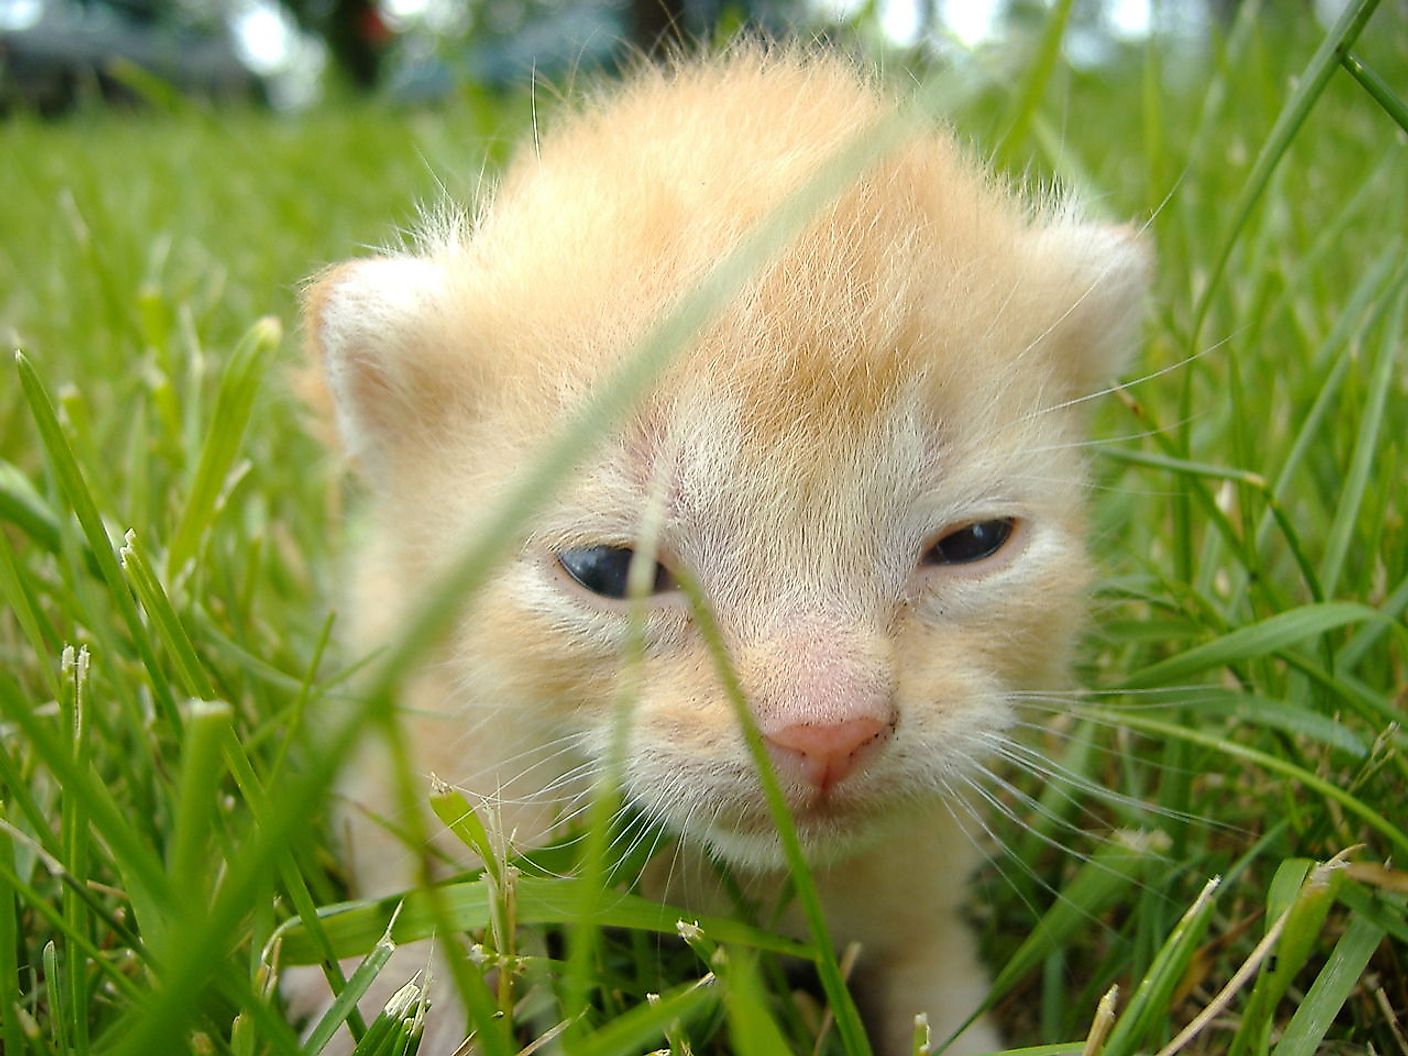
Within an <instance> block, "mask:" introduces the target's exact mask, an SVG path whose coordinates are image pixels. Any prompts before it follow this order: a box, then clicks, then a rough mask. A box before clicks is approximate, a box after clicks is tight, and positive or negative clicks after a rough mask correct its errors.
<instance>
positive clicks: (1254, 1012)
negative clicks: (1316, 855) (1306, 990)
mask: <svg viewBox="0 0 1408 1056" xmlns="http://www.w3.org/2000/svg"><path fill="white" fill-rule="evenodd" d="M1337 879H1338V874H1337V873H1336V871H1335V869H1334V867H1333V866H1325V865H1316V864H1314V863H1312V862H1309V861H1307V860H1305V859H1303V858H1298V859H1290V860H1287V861H1284V862H1282V863H1281V865H1280V867H1279V868H1278V869H1277V870H1276V874H1275V876H1274V877H1273V878H1272V881H1271V889H1270V891H1269V892H1268V895H1267V899H1266V917H1267V920H1268V921H1272V920H1279V919H1280V917H1281V915H1282V914H1283V913H1285V914H1287V917H1286V924H1285V927H1284V928H1283V930H1282V932H1281V939H1280V941H1279V943H1278V944H1277V949H1276V956H1275V958H1274V959H1272V960H1269V961H1267V962H1265V963H1263V964H1262V966H1261V972H1260V974H1259V975H1258V977H1257V981H1256V985H1255V986H1254V987H1253V988H1252V994H1251V997H1250V998H1249V999H1248V1000H1247V1006H1246V1008H1245V1009H1244V1010H1243V1012H1242V1016H1241V1023H1240V1025H1239V1026H1238V1028H1237V1033H1236V1035H1235V1036H1234V1037H1233V1039H1232V1044H1231V1047H1230V1049H1229V1050H1228V1056H1244V1054H1246V1053H1261V1052H1265V1051H1267V1040H1268V1038H1269V1037H1270V1035H1271V1030H1272V1026H1273V1023H1274V1014H1275V1011H1276V1006H1277V1004H1278V1003H1279V1002H1280V1001H1281V999H1282V997H1284V996H1285V993H1286V991H1287V990H1288V989H1289V988H1290V985H1291V982H1292V980H1293V979H1294V978H1295V976H1296V973H1298V972H1299V971H1300V970H1301V968H1302V967H1303V966H1304V965H1305V963H1306V961H1307V959H1308V958H1309V957H1310V955H1311V953H1312V952H1313V950H1314V946H1315V942H1316V941H1317V940H1318V939H1319V937H1320V932H1321V929H1322V928H1323V927H1324V925H1325V918H1326V917H1327V916H1328V915H1329V912H1330V906H1331V905H1332V904H1333V903H1334V895H1335V888H1336V886H1337V885H1336V884H1335V881H1336V880H1337Z"/></svg>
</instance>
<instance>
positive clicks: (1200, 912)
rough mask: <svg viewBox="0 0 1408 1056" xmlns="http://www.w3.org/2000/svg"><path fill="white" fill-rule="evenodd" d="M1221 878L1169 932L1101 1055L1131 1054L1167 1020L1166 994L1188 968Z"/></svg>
mask: <svg viewBox="0 0 1408 1056" xmlns="http://www.w3.org/2000/svg"><path fill="white" fill-rule="evenodd" d="M1219 883H1220V881H1219V880H1218V878H1216V877H1214V878H1213V879H1211V880H1209V881H1208V882H1207V884H1206V886H1204V888H1203V890H1202V892H1201V893H1200V894H1199V895H1198V897H1197V899H1196V900H1195V901H1194V902H1193V904H1192V905H1191V906H1189V907H1188V911H1187V912H1186V913H1184V914H1183V918H1182V919H1181V920H1180V921H1179V922H1178V925H1177V926H1176V927H1175V928H1174V929H1173V932H1172V934H1170V935H1169V937H1168V940H1167V941H1166V942H1165V943H1164V945H1163V947H1162V948H1161V949H1160V950H1159V952H1158V954H1157V956H1155V958H1154V962H1153V964H1151V965H1150V966H1149V970H1148V972H1146V973H1145V975H1144V978H1143V979H1141V980H1140V981H1139V985H1138V986H1137V987H1136V988H1135V990H1134V994H1133V996H1132V997H1131V998H1130V1000H1129V1004H1128V1005H1127V1006H1126V1007H1125V1010H1124V1012H1123V1013H1122V1014H1121V1015H1120V1017H1119V1019H1118V1020H1116V1021H1115V1026H1114V1029H1113V1030H1111V1031H1110V1035H1109V1037H1108V1038H1107V1039H1106V1041H1105V1047H1104V1048H1103V1049H1102V1050H1101V1052H1102V1053H1103V1054H1104V1056H1133V1053H1134V1052H1135V1051H1137V1050H1138V1048H1139V1046H1140V1045H1142V1044H1144V1043H1145V1042H1147V1041H1150V1040H1152V1036H1153V1033H1154V1030H1155V1029H1156V1028H1157V1027H1158V1026H1160V1025H1161V1024H1167V1022H1168V1004H1169V998H1170V997H1171V996H1172V994H1173V990H1174V987H1175V986H1177V985H1178V981H1179V980H1180V979H1182V978H1183V975H1184V973H1185V972H1187V970H1188V964H1189V962H1190V961H1191V960H1192V959H1193V954H1194V952H1195V951H1196V950H1197V948H1198V944H1199V943H1200V942H1201V941H1202V938H1203V934H1204V933H1205V932H1206V931H1207V928H1208V924H1209V922H1210V921H1211V919H1212V911H1213V908H1214V906H1215V905H1216V898H1215V894H1216V892H1217V888H1218V884H1219Z"/></svg>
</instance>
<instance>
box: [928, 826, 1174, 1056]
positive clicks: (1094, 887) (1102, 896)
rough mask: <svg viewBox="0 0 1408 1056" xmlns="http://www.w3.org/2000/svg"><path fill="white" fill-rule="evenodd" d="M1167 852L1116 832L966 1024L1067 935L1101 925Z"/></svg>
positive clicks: (1157, 843)
mask: <svg viewBox="0 0 1408 1056" xmlns="http://www.w3.org/2000/svg"><path fill="white" fill-rule="evenodd" d="M1168 846H1169V844H1168V838H1167V837H1165V836H1164V835H1163V834H1162V833H1159V832H1126V831H1120V832H1116V833H1115V834H1114V835H1113V836H1112V837H1111V838H1110V839H1109V840H1108V841H1107V842H1105V843H1104V844H1103V845H1102V846H1101V847H1100V849H1099V850H1098V851H1096V852H1095V854H1094V855H1093V856H1092V857H1091V858H1090V860H1089V861H1088V862H1086V863H1085V864H1084V865H1082V866H1081V867H1080V869H1079V870H1077V872H1076V874H1075V875H1074V876H1073V877H1071V880H1070V883H1068V884H1067V885H1066V886H1065V887H1064V888H1063V889H1062V890H1061V892H1060V893H1059V894H1058V895H1057V896H1056V901H1055V902H1054V903H1052V906H1051V908H1050V909H1048V910H1047V911H1046V913H1044V914H1043V915H1042V917H1041V919H1040V920H1038V921H1037V922H1036V926H1035V927H1034V928H1032V931H1031V934H1030V935H1028V936H1027V938H1026V940H1025V941H1024V942H1023V943H1022V944H1021V945H1020V946H1019V947H1017V950H1016V951H1015V952H1014V953H1013V954H1012V956H1011V957H1009V958H1008V960H1007V963H1006V964H1004V965H1003V966H1002V968H1001V969H999V971H998V972H997V974H996V975H994V976H993V980H992V985H991V986H990V987H989V988H988V996H987V998H986V999H985V1000H984V1002H983V1008H982V1009H981V1010H979V1012H977V1013H974V1015H973V1017H972V1018H971V1019H970V1020H969V1022H972V1020H973V1019H976V1018H977V1016H978V1015H979V1014H980V1013H981V1011H985V1010H987V1009H989V1008H991V1007H993V1006H994V1005H995V1004H997V1002H998V1001H1000V1000H1002V998H1004V997H1005V996H1007V994H1008V993H1010V992H1011V990H1012V988H1013V987H1015V986H1016V985H1017V984H1018V983H1019V982H1021V981H1022V979H1024V978H1025V977H1026V976H1027V975H1028V974H1029V973H1030V972H1032V971H1033V970H1034V969H1035V968H1036V967H1037V966H1038V965H1039V964H1041V962H1042V961H1043V960H1045V959H1046V957H1047V956H1048V955H1049V954H1050V953H1051V952H1052V951H1053V950H1055V949H1058V948H1059V947H1060V946H1061V945H1062V944H1063V943H1065V942H1066V941H1067V940H1068V939H1069V938H1070V937H1071V936H1072V935H1074V934H1076V933H1077V932H1078V931H1080V930H1082V929H1085V928H1088V927H1090V926H1091V921H1094V920H1098V919H1100V916H1101V914H1103V913H1104V912H1105V911H1106V910H1107V909H1109V907H1110V906H1112V905H1114V904H1115V902H1116V901H1117V900H1118V899H1119V898H1120V897H1121V896H1122V895H1124V894H1126V893H1127V892H1128V891H1129V890H1130V888H1131V887H1134V886H1135V885H1137V884H1138V883H1139V882H1140V878H1141V877H1142V876H1143V875H1144V874H1145V873H1146V872H1147V871H1148V869H1149V868H1150V867H1151V866H1152V865H1153V864H1154V863H1155V862H1157V861H1159V860H1160V859H1161V858H1162V856H1163V854H1164V853H1165V852H1166V851H1167V850H1168ZM966 1025H967V1024H965V1026H966ZM956 1033H957V1032H956V1031H955V1034H956Z"/></svg>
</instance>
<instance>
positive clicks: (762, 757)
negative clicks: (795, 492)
mask: <svg viewBox="0 0 1408 1056" xmlns="http://www.w3.org/2000/svg"><path fill="white" fill-rule="evenodd" d="M677 578H678V579H679V582H680V586H681V587H682V588H683V590H684V593H685V596H686V597H687V598H688V599H689V603H690V609H691V611H692V613H693V615H694V621H695V624H696V625H697V627H698V628H699V634H700V636H701V637H702V638H703V639H704V642H705V644H706V645H707V646H708V649H709V654H710V656H711V657H712V658H713V661H714V667H715V670H716V672H717V674H718V676H719V679H720V680H721V681H722V683H723V688H724V693H725V695H726V696H727V697H728V700H729V703H730V704H732V705H733V712H734V718H735V720H736V721H737V722H738V727H739V730H740V731H741V732H742V734H743V739H744V741H745V743H746V744H747V746H748V754H749V755H750V756H751V757H752V759H753V768H754V770H756V771H757V774H758V780H759V782H760V783H761V784H762V787H763V796H764V798H765V799H766V800H767V804H768V811H769V813H771V815H772V821H773V825H774V826H775V827H776V829H777V838H778V842H779V843H780V844H781V847H782V855H783V858H784V859H785V860H786V862H787V872H788V876H789V878H790V879H791V881H792V885H793V888H794V890H795V892H796V896H797V902H798V904H799V905H800V906H801V908H802V915H803V916H804V917H805V918H806V921H807V929H808V931H810V932H811V936H812V943H813V945H814V946H815V948H816V955H817V975H818V976H819V977H820V979H821V986H822V989H823V990H824V991H825V992H826V998H827V1000H828V1001H829V1002H830V1004H831V1011H832V1014H833V1015H834V1016H835V1017H836V1030H837V1032H838V1033H839V1034H840V1036H841V1043H842V1045H843V1046H844V1048H845V1050H846V1052H847V1053H849V1054H852V1056H855V1054H862V1056H864V1054H868V1053H869V1052H870V1042H869V1040H868V1039H867V1038H866V1035H865V1028H864V1027H863V1026H862V1025H861V1021H860V1012H859V1011H858V1010H857V1009H856V1005H855V1001H854V999H853V998H852V997H851V993H850V990H849V988H848V987H847V986H846V981H845V979H844V978H843V977H842V975H841V967H840V965H839V963H838V962H837V960H836V948H835V946H834V945H833V944H832V941H831V936H830V933H829V931H828V929H827V926H826V917H825V914H824V913H823V912H822V908H821V896H820V895H819V894H818V893H817V889H816V882H815V881H814V880H813V879H812V875H811V869H810V868H809V867H808V865H807V860H806V855H805V854H803V853H802V844H801V841H800V840H799V839H798V838H797V827H796V825H795V824H793V821H792V812H791V810H790V809H789V808H788V806H787V799H786V797H785V796H784V795H783V793H782V787H781V786H780V785H779V784H778V781H777V775H776V774H775V773H774V772H773V768H772V760H771V759H769V758H768V752H767V748H766V747H764V745H763V738H762V734H760V733H759V732H758V726H757V723H756V722H754V721H753V713H752V711H751V710H750V708H749V706H748V700H747V698H746V697H745V695H744V692H743V686H742V684H741V683H740V682H739V681H738V674H737V672H735V671H734V669H733V663H732V661H731V660H730V659H729V656H728V649H727V646H725V644H724V639H723V634H722V633H721V632H720V630H719V626H718V624H717V623H716V622H715V620H714V614H713V613H712V612H711V611H710V609H709V608H708V605H707V603H706V601H705V599H704V596H703V594H702V593H701V592H700V590H699V587H698V585H697V584H696V583H695V582H694V581H693V580H692V579H691V578H690V577H689V576H688V575H686V574H685V573H683V572H679V573H677Z"/></svg>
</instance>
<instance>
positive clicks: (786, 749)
mask: <svg viewBox="0 0 1408 1056" xmlns="http://www.w3.org/2000/svg"><path fill="white" fill-rule="evenodd" d="M889 730H890V726H889V724H888V723H885V722H881V721H880V720H879V719H871V718H862V719H848V720H846V721H845V722H837V723H809V722H804V723H798V724H797V725H795V726H785V727H783V728H782V729H780V730H774V731H772V732H771V733H768V734H765V736H766V737H767V739H768V740H769V741H771V742H772V743H773V744H774V745H775V746H776V747H778V748H781V749H782V755H783V756H784V757H791V758H792V759H794V760H796V761H797V762H799V763H800V764H801V769H802V773H803V774H804V775H806V779H807V781H808V782H810V783H811V784H813V785H815V786H816V787H817V788H819V789H821V790H822V791H823V792H824V791H826V790H827V789H828V788H830V787H831V786H832V785H834V784H836V783H837V782H838V781H840V780H841V779H842V778H844V777H845V776H846V775H847V774H849V773H850V772H851V771H852V770H853V769H854V768H855V765H856V763H857V762H858V761H859V759H860V756H861V754H862V753H863V752H864V750H865V748H866V747H867V746H868V745H870V744H871V743H872V742H874V741H878V740H879V739H880V738H881V737H882V736H884V735H885V734H886V733H888V732H889Z"/></svg>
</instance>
